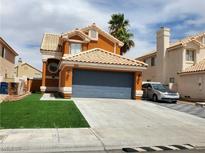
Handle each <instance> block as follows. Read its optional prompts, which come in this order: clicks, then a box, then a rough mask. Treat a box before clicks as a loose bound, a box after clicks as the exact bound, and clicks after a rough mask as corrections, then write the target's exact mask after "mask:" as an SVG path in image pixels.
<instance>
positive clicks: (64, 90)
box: [59, 66, 73, 98]
mask: <svg viewBox="0 0 205 154" xmlns="http://www.w3.org/2000/svg"><path fill="white" fill-rule="evenodd" d="M72 76H73V70H72V68H71V67H68V66H64V67H63V68H62V70H61V71H60V78H61V79H60V83H59V85H60V88H59V91H60V93H61V95H62V96H63V97H64V98H71V96H72Z"/></svg>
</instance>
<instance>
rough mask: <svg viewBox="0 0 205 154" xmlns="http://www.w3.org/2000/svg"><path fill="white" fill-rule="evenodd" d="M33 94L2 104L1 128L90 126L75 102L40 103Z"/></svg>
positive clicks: (0, 106) (36, 95)
mask: <svg viewBox="0 0 205 154" xmlns="http://www.w3.org/2000/svg"><path fill="white" fill-rule="evenodd" d="M40 97H41V94H32V95H30V96H27V97H26V98H24V99H22V100H19V101H15V102H3V103H1V104H0V128H1V129H6V128H79V127H89V124H88V123H87V121H86V120H85V118H84V117H83V115H82V114H81V112H80V111H79V110H78V108H77V107H76V106H75V104H74V102H73V101H40Z"/></svg>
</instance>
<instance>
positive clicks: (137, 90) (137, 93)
mask: <svg viewBox="0 0 205 154" xmlns="http://www.w3.org/2000/svg"><path fill="white" fill-rule="evenodd" d="M142 94H143V91H142V72H135V73H134V99H141V97H142Z"/></svg>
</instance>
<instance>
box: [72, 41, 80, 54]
mask: <svg viewBox="0 0 205 154" xmlns="http://www.w3.org/2000/svg"><path fill="white" fill-rule="evenodd" d="M81 51H82V44H80V43H71V44H70V53H71V54H76V53H79V52H81Z"/></svg>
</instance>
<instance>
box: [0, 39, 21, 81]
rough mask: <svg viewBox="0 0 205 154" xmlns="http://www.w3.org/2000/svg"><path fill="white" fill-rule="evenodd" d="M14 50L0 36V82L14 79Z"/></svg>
mask: <svg viewBox="0 0 205 154" xmlns="http://www.w3.org/2000/svg"><path fill="white" fill-rule="evenodd" d="M16 56H18V54H17V53H16V51H15V50H14V49H13V48H12V47H11V46H10V45H9V44H8V43H7V42H6V41H5V40H4V39H3V38H2V37H0V82H5V81H13V80H14V66H15V57H16Z"/></svg>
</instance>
